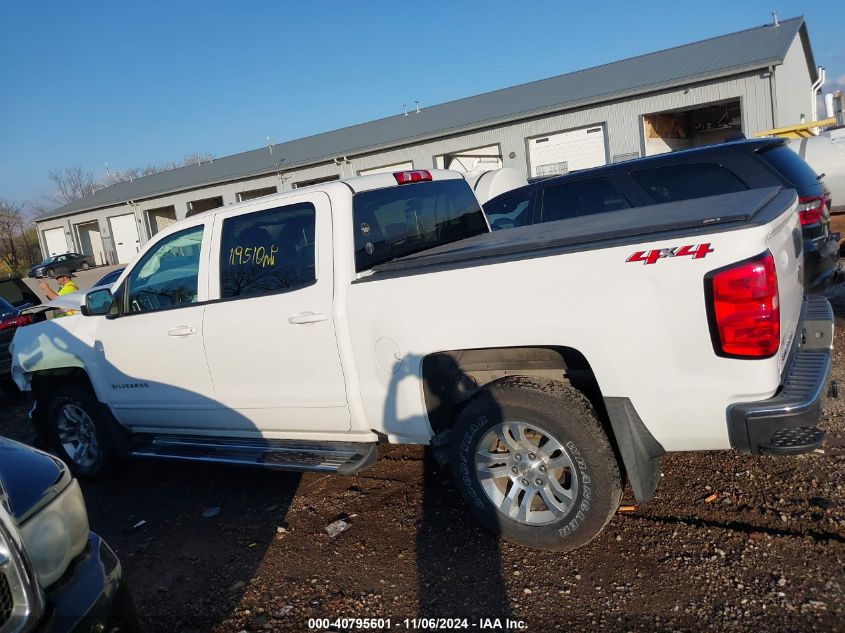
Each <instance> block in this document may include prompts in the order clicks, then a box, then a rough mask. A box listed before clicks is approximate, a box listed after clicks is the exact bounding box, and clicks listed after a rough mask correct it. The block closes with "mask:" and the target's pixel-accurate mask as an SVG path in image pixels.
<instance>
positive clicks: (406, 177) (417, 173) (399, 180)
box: [393, 169, 431, 185]
mask: <svg viewBox="0 0 845 633" xmlns="http://www.w3.org/2000/svg"><path fill="white" fill-rule="evenodd" d="M393 177H394V178H396V184H397V185H407V184H408V183H409V182H428V181H429V180H431V172H429V171H426V170H425V169H416V170H414V171H396V172H393Z"/></svg>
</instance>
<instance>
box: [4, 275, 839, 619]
mask: <svg viewBox="0 0 845 633" xmlns="http://www.w3.org/2000/svg"><path fill="white" fill-rule="evenodd" d="M830 298H831V300H832V302H833V303H834V308H835V310H836V313H837V328H838V332H837V336H836V346H837V352H836V355H835V364H834V372H835V378H837V379H838V380H839V381H840V383H842V384H843V385H845V361H843V349H845V340H843V337H845V334H843V330H845V288H842V289H840V290H836V291H834V292H832V293H831V295H830ZM843 397H845V393H843ZM843 414H845V398H843V399H839V400H829V401H828V403H827V406H826V407H825V411H824V419H823V421H822V423H821V425H822V427H823V428H824V429H825V430H826V431H827V432H828V436H827V440H826V443H825V445H824V446H823V448H822V449H821V450H820V451H817V452H816V453H814V454H809V455H803V456H797V457H780V458H774V457H753V456H747V455H740V454H738V453H734V452H711V453H698V454H671V455H667V456H666V457H665V458H664V460H663V472H664V475H665V476H664V478H663V480H662V481H661V484H660V487H659V490H658V494H657V496H656V498H655V499H654V500H653V501H651V502H649V503H648V504H646V505H643V506H640V507H637V508H636V510H635V511H633V512H625V513H619V514H617V515H616V516H615V517H614V518H613V520H612V521H611V522H610V524H609V526H608V527H607V529H606V530H605V531H604V533H602V534H601V535H600V536H599V537H598V538H596V539H595V540H594V541H593V542H592V543H590V544H589V545H587V546H586V547H584V548H582V549H580V550H578V551H575V552H573V553H570V554H565V555H561V554H554V553H546V552H537V551H533V550H529V549H525V548H522V547H518V546H515V545H512V544H510V543H507V542H502V541H499V540H497V539H496V538H495V537H494V536H493V535H492V534H490V533H488V532H487V531H485V530H484V529H483V528H481V527H479V526H478V524H476V522H475V521H474V520H473V519H472V518H471V516H470V515H469V513H468V512H467V511H466V510H465V508H464V505H463V503H462V501H461V499H460V498H459V495H458V493H457V491H456V489H455V488H454V486H453V485H452V483H451V481H450V478H449V476H448V473H447V472H444V471H442V470H441V469H439V468H438V467H436V466H435V465H433V464H432V463H431V462H430V461H428V460H426V459H424V452H423V450H422V449H419V448H416V447H395V448H388V449H386V450H384V451H383V452H382V457H381V459H380V460H379V461H378V462H377V463H376V465H374V466H373V467H372V468H370V469H369V470H367V471H365V472H364V473H362V474H360V475H357V476H353V477H342V476H335V475H331V476H324V475H317V474H306V475H297V474H291V473H279V472H262V471H255V470H247V469H239V468H225V467H218V466H209V465H192V464H177V463H162V462H154V461H138V462H135V463H133V464H131V465H130V466H129V467H128V468H127V469H126V471H125V472H124V473H123V474H122V475H121V476H119V477H118V478H116V479H114V480H111V481H108V482H90V483H89V482H86V483H84V484H83V489H84V492H85V498H86V501H87V505H88V511H89V514H90V521H91V528H92V529H93V530H94V531H96V532H98V533H99V534H101V535H102V536H103V537H104V538H105V539H106V540H107V541H108V542H109V543H110V545H111V546H112V547H113V548H114V549H115V551H116V552H117V554H118V556H119V557H120V559H121V561H122V563H123V566H124V569H125V573H126V576H127V577H128V580H129V583H130V587H131V589H132V593H133V596H134V600H135V603H136V607H137V608H138V611H139V615H140V618H141V622H142V625H143V627H144V630H147V631H167V632H171V631H221V632H222V631H235V632H239V631H265V630H266V631H308V630H336V631H339V630H354V631H358V630H368V629H367V628H366V627H362V626H355V624H354V623H351V624H350V623H343V622H340V623H339V624H340V625H341V626H326V625H325V623H320V624H321V626H318V627H316V628H315V627H309V619H310V618H328V619H334V618H385V619H386V618H390V620H391V626H392V629H393V630H423V629H425V630H446V628H445V627H441V628H437V627H436V626H428V627H427V628H426V627H425V626H424V624H429V623H427V622H424V623H418V624H417V625H416V626H415V625H414V622H413V621H412V619H413V618H429V617H436V618H467V619H468V620H467V625H468V629H467V630H505V628H504V627H505V625H506V623H505V618H508V619H510V620H511V621H516V622H517V623H521V626H522V628H520V629H518V628H515V627H512V629H511V630H523V631H536V632H540V631H556V630H560V631H576V630H577V631H582V630H589V631H593V630H600V631H602V630H603V631H678V630H681V631H688V630H689V631H698V630H708V631H754V632H756V633H759V632H760V631H767V632H768V631H845V604H843V596H845V415H843ZM679 423H682V422H680V421H679ZM26 424H27V422H26V419H25V416H24V405H23V404H17V405H5V406H4V407H3V408H0V433H2V434H5V435H10V436H12V437H16V438H18V439H21V438H24V439H26V438H27V437H28V436H29V431H28V428H27V426H26ZM714 494H715V495H717V496H716V497H715V499H714V500H712V501H710V502H708V501H707V499H708V498H709V497H712V495H714ZM623 503H624V504H631V503H632V498H631V496H630V493H627V494H626V498H625V500H624V501H623ZM337 518H345V519H346V521H347V522H348V523H349V524H350V526H351V527H349V529H348V530H346V531H345V532H343V533H342V534H340V535H339V536H336V537H335V538H331V537H330V536H329V535H328V534H327V533H326V531H325V529H324V528H325V527H326V526H327V525H328V524H330V523H331V522H332V521H334V520H335V519H337ZM484 618H489V619H491V620H490V621H485V620H483V619H484ZM495 618H500V619H501V622H500V623H501V628H494V627H495V624H496V621H495ZM406 619H408V620H409V621H408V622H406ZM362 624H363V623H362ZM370 630H376V627H372V628H371V629H370Z"/></svg>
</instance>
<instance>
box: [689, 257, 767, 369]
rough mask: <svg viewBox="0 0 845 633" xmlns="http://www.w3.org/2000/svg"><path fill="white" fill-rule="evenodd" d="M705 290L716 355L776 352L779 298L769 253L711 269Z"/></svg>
mask: <svg viewBox="0 0 845 633" xmlns="http://www.w3.org/2000/svg"><path fill="white" fill-rule="evenodd" d="M705 292H706V294H707V300H708V301H707V304H708V305H707V308H708V317H709V320H710V333H711V337H712V338H713V348H714V350H715V351H716V354H717V355H719V356H728V357H732V358H769V357H770V356H774V355H775V354H776V353H777V351H778V347H780V302H779V298H778V278H777V273H776V272H775V260H774V258H773V257H772V254H771V253H769V252H766V253H765V254H764V255H761V256H759V257H755V258H753V259H750V260H746V261H744V262H739V263H737V264H734V265H732V266H728V267H727V268H722V269H721V270H717V271H714V272H712V273H710V274H709V275H707V277H706V278H705Z"/></svg>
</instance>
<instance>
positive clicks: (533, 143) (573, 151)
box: [528, 125, 607, 176]
mask: <svg viewBox="0 0 845 633" xmlns="http://www.w3.org/2000/svg"><path fill="white" fill-rule="evenodd" d="M528 160H529V163H530V165H531V175H532V176H541V175H544V176H548V175H552V174H555V173H564V174H565V173H567V172H570V171H576V170H578V169H586V168H588V167H598V166H599V165H605V164H606V163H607V144H606V143H605V136H604V126H603V125H593V126H591V127H585V128H581V129H578V130H569V131H566V132H558V133H556V134H548V135H546V136H540V137H537V138H532V139H529V140H528ZM563 164H565V165H566V167H565V168H564V167H563ZM558 166H559V167H558Z"/></svg>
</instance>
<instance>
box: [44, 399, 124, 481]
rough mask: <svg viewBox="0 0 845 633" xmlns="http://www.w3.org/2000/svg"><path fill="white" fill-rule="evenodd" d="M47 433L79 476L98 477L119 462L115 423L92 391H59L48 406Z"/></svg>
mask: <svg viewBox="0 0 845 633" xmlns="http://www.w3.org/2000/svg"><path fill="white" fill-rule="evenodd" d="M45 420H46V433H47V439H48V442H49V443H50V445H51V446H52V447H53V448H55V451H56V454H57V455H58V456H59V457H60V458H61V459H62V461H64V462H65V463H66V464H67V465H68V466H69V467H70V470H71V472H73V474H74V475H76V476H77V477H86V478H97V477H104V476H107V475H109V474H111V473H112V472H113V470H114V469H115V468H116V466H117V464H118V463H119V461H120V459H119V458H120V454H119V451H118V441H117V438H116V429H115V424H114V423H113V422H112V420H111V417H110V416H109V414H108V412H107V411H106V409H105V407H104V406H103V405H102V404H101V403H100V402H99V401H98V400H97V398H96V397H95V396H94V394H93V393H92V392H91V390H90V389H88V388H86V387H84V386H82V385H79V384H70V385H63V386H60V387H58V388H56V390H55V391H53V392H52V394H51V395H50V396H49V399H48V401H47V404H46V407H45Z"/></svg>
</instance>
